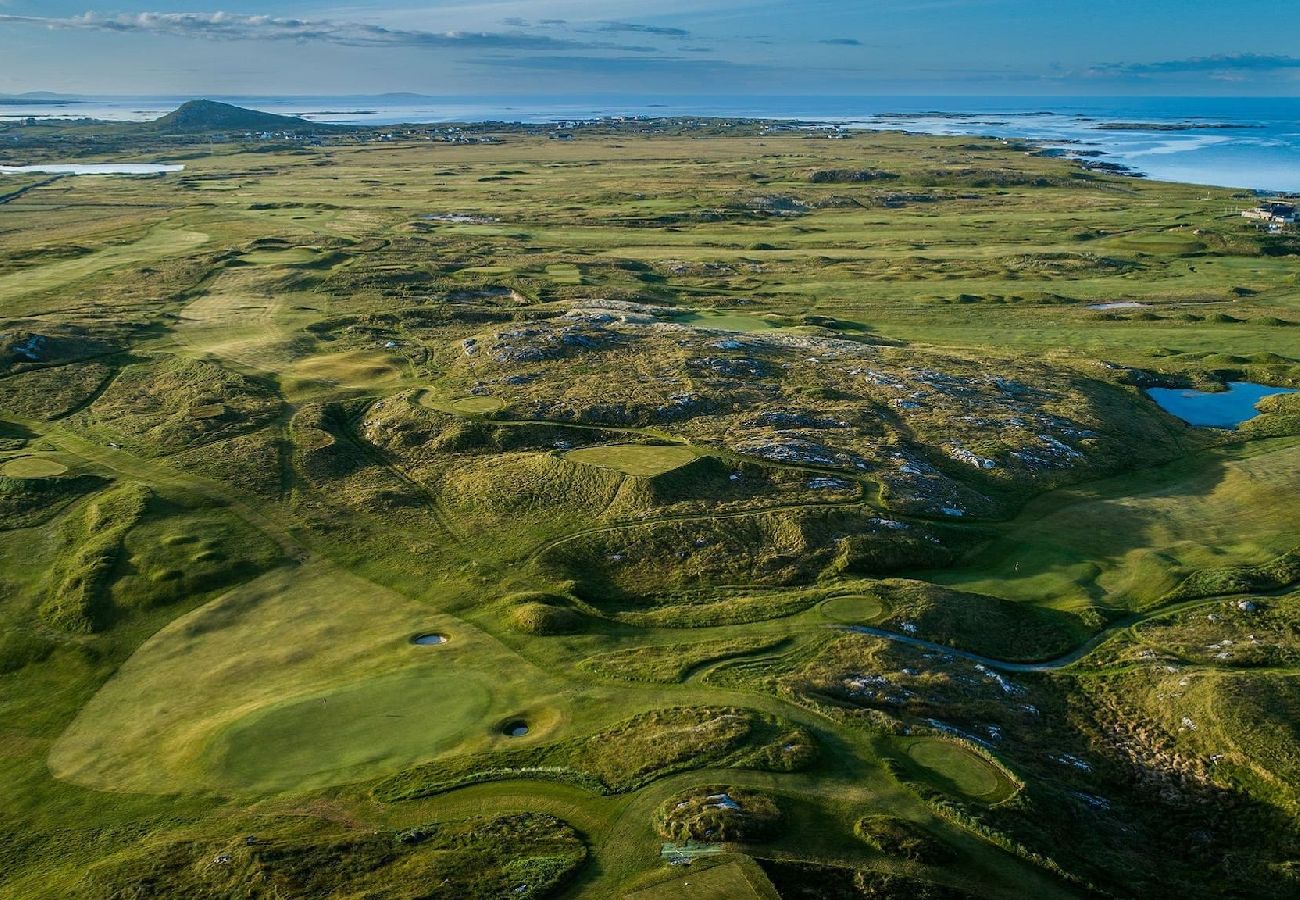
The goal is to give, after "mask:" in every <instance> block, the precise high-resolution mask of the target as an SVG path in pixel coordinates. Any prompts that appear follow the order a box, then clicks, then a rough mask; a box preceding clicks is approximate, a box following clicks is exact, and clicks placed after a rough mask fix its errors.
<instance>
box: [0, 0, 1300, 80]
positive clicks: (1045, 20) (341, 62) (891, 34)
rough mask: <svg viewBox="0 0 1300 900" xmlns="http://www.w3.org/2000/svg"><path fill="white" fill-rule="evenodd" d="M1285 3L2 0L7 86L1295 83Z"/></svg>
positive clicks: (1291, 20)
mask: <svg viewBox="0 0 1300 900" xmlns="http://www.w3.org/2000/svg"><path fill="white" fill-rule="evenodd" d="M1297 35H1300V4H1297V3H1294V2H1285V0H1267V2H1266V0H1217V2H1210V0H1145V2H1144V0H1125V2H1121V0H1090V2H1087V3H1074V2H1071V3H1065V2H1057V0H798V2H794V0H656V2H649V3H648V2H646V0H602V2H582V0H480V2H470V0H441V2H439V0H434V2H425V3H414V2H409V3H404V2H402V0H337V2H334V3H330V2H309V0H220V2H219V5H214V4H213V3H211V2H184V0H175V2H170V3H167V2H164V0H158V2H148V3H139V2H131V0H118V2H117V3H116V4H115V5H109V6H100V5H96V4H95V2H94V0H0V93H17V92H22V91H34V90H53V91H67V92H92V93H151V94H198V93H210V94H237V93H246V94H247V93H254V94H257V93H260V94H339V93H354V94H360V93H378V92H385V91H417V92H422V93H429V94H436V95H452V94H454V95H501V94H510V93H519V94H532V95H536V94H555V95H566V94H567V95H576V94H591V93H606V92H608V93H623V94H642V95H657V94H756V95H780V94H803V95H850V94H1009V95H1030V94H1042V95H1053V94H1055V95H1070V94H1102V95H1104V94H1154V95H1160V94H1174V95H1184V96H1194V95H1219V94H1227V95H1234V94H1239V95H1256V96H1295V95H1300V50H1298V49H1297V42H1296V41H1295V37H1296V36H1297Z"/></svg>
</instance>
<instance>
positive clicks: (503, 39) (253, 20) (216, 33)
mask: <svg viewBox="0 0 1300 900" xmlns="http://www.w3.org/2000/svg"><path fill="white" fill-rule="evenodd" d="M6 24H9V25H28V26H37V27H43V28H48V29H53V30H60V31H98V32H110V33H114V34H152V35H162V36H170V37H185V38H199V39H205V40H222V41H295V42H300V43H311V42H319V43H330V44H340V45H343V46H349V47H367V46H372V47H373V46H381V47H383V46H388V47H392V46H402V47H436V48H451V47H459V48H473V49H502V50H527V51H539V50H562V51H573V50H619V51H623V52H632V53H646V52H652V51H653V50H654V48H652V47H639V46H627V45H624V44H612V43H603V42H592V41H577V40H569V39H564V38H554V37H548V36H546V35H537V34H524V33H518V32H492V31H423V30H413V29H400V28H386V27H384V26H382V25H372V24H367V23H363V22H346V21H334V20H329V19H293V18H281V17H277V16H265V15H235V14H231V13H223V12H215V13H162V12H142V13H131V14H115V15H102V14H99V13H93V12H87V13H84V14H82V15H78V16H62V17H55V16H22V15H6V14H0V25H6ZM602 30H619V31H623V30H626V31H636V30H639V29H637V28H635V27H634V26H627V27H625V28H621V29H602ZM652 33H657V32H652Z"/></svg>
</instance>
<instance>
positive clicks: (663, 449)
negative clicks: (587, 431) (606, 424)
mask: <svg viewBox="0 0 1300 900" xmlns="http://www.w3.org/2000/svg"><path fill="white" fill-rule="evenodd" d="M564 456H565V459H568V460H569V461H571V462H576V463H582V464H583V465H588V466H599V467H600V468H602V469H617V470H618V471H620V472H622V473H623V474H625V475H634V476H637V477H640V478H650V477H653V476H655V475H663V474H664V473H665V472H671V471H672V470H673V469H679V468H681V467H682V466H684V465H686V464H687V463H688V462H691V461H692V460H694V459H697V458H698V454H697V453H696V452H695V451H694V450H692V449H691V448H689V447H678V446H655V445H652V444H611V445H607V446H603V447H583V448H582V449H581V450H571V451H569V452H568V453H566V454H565V455H564Z"/></svg>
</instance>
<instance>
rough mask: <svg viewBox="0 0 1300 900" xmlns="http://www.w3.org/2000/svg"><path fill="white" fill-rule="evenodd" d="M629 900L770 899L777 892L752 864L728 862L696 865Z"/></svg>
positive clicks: (631, 896)
mask: <svg viewBox="0 0 1300 900" xmlns="http://www.w3.org/2000/svg"><path fill="white" fill-rule="evenodd" d="M624 896H625V897H626V898H627V900H669V898H679V897H680V898H686V900H770V898H773V897H775V896H777V895H776V891H775V889H774V888H773V887H772V885H771V882H770V881H768V879H767V876H766V875H764V874H763V871H762V870H761V869H759V868H758V867H757V866H755V865H754V864H753V863H752V862H748V861H747V860H744V859H743V858H742V859H726V860H724V861H720V862H719V863H718V864H716V865H708V866H706V865H705V864H704V863H702V862H695V863H692V865H691V868H690V871H689V872H688V873H687V874H685V875H679V876H676V877H674V878H671V879H665V880H664V881H662V882H660V883H659V884H655V885H651V886H649V887H643V888H640V889H638V890H635V891H632V892H631V893H628V894H625V895H624Z"/></svg>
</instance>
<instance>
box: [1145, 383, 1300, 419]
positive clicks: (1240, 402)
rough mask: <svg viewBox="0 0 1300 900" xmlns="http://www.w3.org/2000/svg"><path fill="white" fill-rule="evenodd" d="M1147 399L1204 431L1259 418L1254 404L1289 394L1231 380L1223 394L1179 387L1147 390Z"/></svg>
mask: <svg viewBox="0 0 1300 900" xmlns="http://www.w3.org/2000/svg"><path fill="white" fill-rule="evenodd" d="M1147 393H1148V394H1149V395H1150V396H1151V399H1152V400H1154V401H1156V403H1158V404H1160V408H1161V409H1163V410H1164V411H1165V412H1167V413H1170V414H1172V415H1175V416H1177V417H1178V418H1180V419H1182V420H1183V421H1184V422H1186V423H1187V424H1189V425H1200V426H1202V427H1204V428H1236V427H1237V426H1238V425H1240V424H1241V423H1242V422H1248V421H1250V420H1251V419H1253V418H1255V416H1257V415H1259V410H1257V409H1255V404H1256V403H1258V402H1259V401H1260V400H1263V399H1264V398H1265V397H1271V396H1273V395H1274V394H1293V393H1295V391H1292V390H1289V389H1287V388H1276V387H1269V386H1268V385H1266V384H1253V383H1251V382H1249V381H1231V382H1229V383H1228V389H1227V390H1226V391H1218V392H1215V393H1209V392H1207V391H1191V390H1184V389H1182V388H1151V389H1149V390H1148V391H1147Z"/></svg>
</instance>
